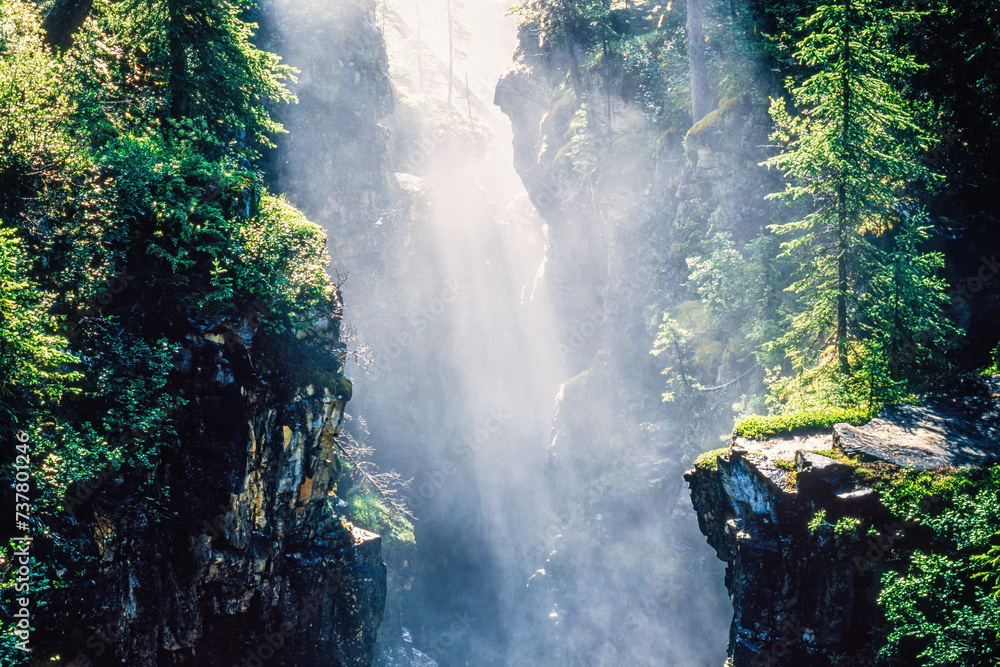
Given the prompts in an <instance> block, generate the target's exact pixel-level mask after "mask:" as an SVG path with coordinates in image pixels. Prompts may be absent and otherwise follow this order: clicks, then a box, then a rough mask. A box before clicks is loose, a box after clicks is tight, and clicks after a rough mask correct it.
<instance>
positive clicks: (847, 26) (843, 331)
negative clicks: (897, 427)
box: [837, 0, 854, 371]
mask: <svg viewBox="0 0 1000 667" xmlns="http://www.w3.org/2000/svg"><path fill="white" fill-rule="evenodd" d="M844 6H845V13H844V33H843V40H844V44H843V61H842V67H841V73H840V76H841V86H842V87H843V91H842V95H843V98H842V105H843V124H842V125H841V135H840V140H841V150H843V151H844V158H845V163H846V164H851V152H852V151H851V114H852V113H853V111H854V110H853V108H852V102H853V100H852V99H851V60H852V58H853V55H852V53H851V11H852V8H851V0H845V3H844ZM840 178H841V180H840V185H839V186H838V188H837V199H838V211H837V218H838V219H837V228H838V229H837V232H838V236H839V239H838V244H837V246H838V247H837V358H838V361H839V362H840V369H841V370H842V371H847V297H848V287H849V281H848V276H847V270H848V262H847V255H848V250H849V247H850V246H849V240H848V235H849V233H850V227H851V215H850V202H849V201H848V196H847V175H846V174H843V173H842V174H841V176H840Z"/></svg>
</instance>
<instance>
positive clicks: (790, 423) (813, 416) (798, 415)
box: [733, 408, 873, 440]
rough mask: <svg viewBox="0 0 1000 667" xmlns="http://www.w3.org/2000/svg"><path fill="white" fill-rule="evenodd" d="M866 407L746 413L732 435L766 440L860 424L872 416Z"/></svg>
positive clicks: (865, 422)
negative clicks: (766, 413)
mask: <svg viewBox="0 0 1000 667" xmlns="http://www.w3.org/2000/svg"><path fill="white" fill-rule="evenodd" d="M872 416H873V414H872V412H871V411H870V410H869V409H867V408H828V409H816V410H801V411H798V412H791V413H788V414H781V415H764V416H760V415H759V416H756V417H747V418H746V419H741V420H740V421H739V422H737V423H736V427H735V428H734V429H733V436H734V437H738V438H747V439H748V440H766V439H767V438H772V437H775V436H783V435H794V434H797V433H807V432H810V431H821V430H825V429H829V428H833V425H834V424H841V423H846V424H853V425H855V426H860V425H862V424H867V423H868V422H869V421H871V419H872Z"/></svg>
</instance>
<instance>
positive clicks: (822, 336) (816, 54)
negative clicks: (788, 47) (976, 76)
mask: <svg viewBox="0 0 1000 667" xmlns="http://www.w3.org/2000/svg"><path fill="white" fill-rule="evenodd" d="M918 17H919V14H917V13H915V12H904V11H899V10H896V9H891V8H884V7H881V6H879V5H878V4H876V3H875V2H872V1H871V0H841V1H840V2H837V3H834V4H828V5H823V6H821V7H819V8H818V9H817V10H816V12H815V13H814V14H813V15H812V16H810V17H809V18H807V19H805V20H804V21H803V22H802V30H803V32H804V33H805V36H804V37H803V38H802V39H801V40H800V41H799V43H798V50H797V52H796V54H795V55H796V58H797V60H798V61H799V63H800V64H801V65H802V66H803V67H804V68H806V69H807V71H809V72H810V73H811V75H810V76H808V78H806V79H805V80H804V81H803V82H802V83H800V84H797V83H795V82H794V81H792V80H791V79H790V80H789V83H788V86H789V89H790V91H791V96H792V100H793V102H794V104H795V106H797V107H798V108H799V109H800V110H801V113H798V114H795V113H792V112H790V111H789V109H788V108H787V105H786V102H785V100H783V99H779V100H774V101H773V103H772V106H771V114H772V117H773V119H774V121H775V123H776V125H777V130H776V132H775V133H774V136H773V138H774V139H776V140H777V141H779V142H780V144H781V147H782V149H781V152H780V153H779V154H777V155H776V156H774V157H773V158H771V159H770V160H767V161H766V162H765V163H764V164H766V165H767V166H770V167H776V168H778V169H780V170H782V171H783V172H784V174H785V176H786V178H787V187H786V189H785V190H784V191H783V192H780V193H776V194H774V195H772V197H780V198H782V199H784V200H786V201H788V202H796V203H798V204H799V205H803V206H804V207H805V208H806V210H807V211H808V213H807V214H806V215H805V216H804V217H802V218H801V219H799V220H795V221H793V222H789V223H785V224H778V225H775V226H773V227H772V229H773V231H775V232H776V233H777V234H778V235H782V236H786V237H788V240H786V241H785V242H784V243H783V246H782V248H783V256H785V257H791V258H792V259H793V260H794V261H795V263H796V265H797V267H798V271H797V275H796V279H795V281H794V282H793V283H792V284H791V286H789V287H788V290H789V291H791V292H793V293H795V294H796V295H798V299H797V304H796V312H794V314H793V315H792V316H791V318H790V326H789V329H788V332H787V334H786V335H785V336H784V337H782V338H781V339H780V340H779V341H777V346H779V347H782V348H784V349H785V350H786V351H788V353H789V357H790V359H791V361H792V363H793V367H794V368H795V370H796V371H797V372H799V373H802V372H804V371H805V370H807V369H808V370H813V369H814V367H815V366H816V364H817V363H819V364H820V365H821V366H824V367H830V366H833V365H834V364H835V368H836V369H839V370H841V371H847V370H848V368H849V366H850V358H849V351H850V343H851V336H856V333H857V328H856V327H852V323H853V321H854V319H855V317H856V313H857V307H858V304H857V300H856V298H855V295H856V294H857V293H858V291H859V288H860V286H861V285H862V284H863V283H864V277H863V276H862V275H860V274H859V268H860V267H859V262H858V252H859V248H860V247H861V246H862V243H863V237H864V236H865V235H870V236H874V237H877V236H879V235H881V234H883V233H885V232H886V231H887V230H889V229H891V228H892V227H893V226H895V225H897V224H899V217H900V216H899V213H898V212H899V210H900V207H899V203H900V202H901V201H903V200H904V198H905V197H906V189H907V187H908V186H910V185H911V184H913V183H914V182H917V181H925V182H929V181H932V180H934V179H935V178H936V177H935V176H934V175H932V174H931V173H930V172H929V171H928V169H927V168H926V166H925V165H924V164H923V163H922V161H921V160H920V155H921V151H922V150H923V149H924V148H925V147H926V145H927V143H928V139H929V138H928V136H927V133H926V132H925V131H924V130H923V129H922V128H921V127H919V126H918V124H917V122H916V120H915V113H914V111H913V109H912V108H911V107H910V105H909V104H908V103H907V102H906V101H905V100H904V99H903V97H902V94H901V88H902V85H903V83H904V82H905V80H906V79H907V77H908V76H909V75H911V74H912V73H913V72H915V71H917V70H918V69H920V66H919V65H918V64H917V63H916V61H915V60H914V59H913V57H912V56H910V55H907V54H905V53H901V52H899V51H898V50H897V49H895V48H894V46H893V42H892V39H891V37H892V33H893V30H894V29H896V28H897V27H898V26H899V25H900V24H901V23H902V22H904V21H908V20H913V19H915V18H918Z"/></svg>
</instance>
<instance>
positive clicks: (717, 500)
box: [685, 378, 1000, 667]
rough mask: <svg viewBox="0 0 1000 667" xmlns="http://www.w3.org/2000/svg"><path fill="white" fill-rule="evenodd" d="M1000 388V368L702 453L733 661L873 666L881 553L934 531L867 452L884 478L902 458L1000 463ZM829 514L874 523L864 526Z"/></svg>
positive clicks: (699, 487) (692, 479)
mask: <svg viewBox="0 0 1000 667" xmlns="http://www.w3.org/2000/svg"><path fill="white" fill-rule="evenodd" d="M998 390H1000V383H998V382H997V380H996V379H995V378H994V379H992V380H983V381H975V382H973V381H965V382H960V383H958V386H956V387H955V388H953V389H952V391H950V392H949V393H947V394H945V395H942V396H940V397H938V398H935V399H932V400H929V401H928V402H927V403H926V404H925V405H923V406H919V407H917V406H891V407H887V408H886V409H885V410H883V412H882V413H881V414H880V415H879V416H878V417H877V418H876V419H873V420H872V421H871V422H870V423H869V424H867V425H865V426H861V427H854V426H850V425H848V424H838V425H836V426H835V427H834V428H833V429H831V430H830V431H828V432H819V433H810V434H804V435H798V436H788V437H778V438H773V439H770V440H764V441H752V440H746V439H744V438H736V439H735V440H734V442H733V445H732V446H731V447H730V448H729V449H727V450H725V451H723V452H712V453H709V454H707V455H705V456H703V457H701V458H700V459H699V461H698V462H697V463H696V465H695V467H694V468H692V469H691V470H690V471H689V472H688V473H687V474H686V476H685V478H686V479H687V480H688V482H689V484H690V487H691V498H692V501H693V503H694V507H695V509H696V510H697V512H698V523H699V526H700V528H701V530H702V532H703V533H704V534H705V536H706V537H707V538H708V542H709V544H710V545H711V546H712V547H713V548H714V549H715V550H716V554H717V555H718V557H719V559H721V560H723V561H724V562H726V564H727V569H726V587H727V588H728V589H729V593H730V596H731V598H732V602H733V622H732V626H731V630H730V638H729V656H730V663H729V664H731V665H733V667H743V666H745V665H760V664H788V665H803V664H810V665H826V664H840V663H835V662H834V659H835V658H837V657H839V658H840V659H846V658H850V659H851V660H853V661H854V662H850V663H849V664H869V662H868V661H870V660H872V659H873V655H874V654H873V651H874V650H875V649H877V648H878V645H877V642H878V636H879V630H880V628H884V622H885V621H884V618H883V615H882V612H881V610H880V608H879V606H878V604H877V598H878V593H879V591H880V589H881V585H880V574H881V573H882V572H883V571H884V564H885V563H884V561H885V560H887V559H888V555H889V553H890V551H901V552H905V551H906V550H907V549H912V548H913V547H914V545H917V544H920V543H922V542H926V540H927V535H926V534H925V533H926V528H925V527H923V526H921V525H919V524H918V523H917V522H915V521H913V520H910V519H907V518H906V517H901V516H895V515H894V514H893V512H891V511H889V509H888V508H887V507H886V505H885V503H884V502H883V499H882V498H881V497H880V494H879V493H878V492H876V490H875V489H874V488H873V484H872V483H871V475H867V476H866V475H859V474H858V473H857V470H856V469H857V467H858V463H859V462H864V463H866V464H867V465H870V466H873V467H874V468H875V469H877V470H879V473H880V476H887V475H892V474H894V473H895V472H896V471H898V470H899V469H900V467H901V466H912V467H913V468H914V469H916V470H926V471H948V470H954V469H958V468H962V467H969V466H981V467H982V466H989V465H991V464H994V463H996V462H997V461H1000V447H998V446H997V444H996V442H997V441H996V437H995V434H996V430H997V428H998V424H1000V422H998V419H997V401H996V397H997V396H998V395H1000V394H998ZM930 502H933V500H932V501H930ZM818 513H819V514H818ZM818 517H821V519H820V518H818ZM845 518H846V519H847V521H849V522H850V523H849V524H844V523H840V524H838V522H840V521H841V520H843V519H845ZM855 522H856V523H855ZM820 524H821V526H825V527H826V528H829V527H830V526H835V525H840V526H844V525H849V526H855V525H861V526H870V529H869V530H868V531H867V534H866V535H864V536H862V537H861V538H858V537H857V536H856V535H854V534H853V531H852V530H830V529H823V528H822V527H821V526H820Z"/></svg>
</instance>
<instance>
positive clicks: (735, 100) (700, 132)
mask: <svg viewBox="0 0 1000 667" xmlns="http://www.w3.org/2000/svg"><path fill="white" fill-rule="evenodd" d="M739 103H740V97H739V96H738V95H736V96H732V97H725V98H723V99H722V101H721V102H719V107H718V108H717V109H715V110H714V111H711V112H709V113H708V114H707V115H706V116H705V117H704V118H702V119H701V120H699V121H698V122H697V123H695V124H694V127H692V128H691V129H690V130H688V133H687V139H696V140H700V141H701V142H702V143H704V142H705V141H706V140H707V138H708V136H709V135H710V134H711V133H712V132H714V131H715V130H719V129H721V126H722V124H723V123H724V121H725V117H726V115H727V114H729V112H731V111H733V110H734V109H735V108H736V107H737V106H738V105H739ZM685 141H686V140H685Z"/></svg>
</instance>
